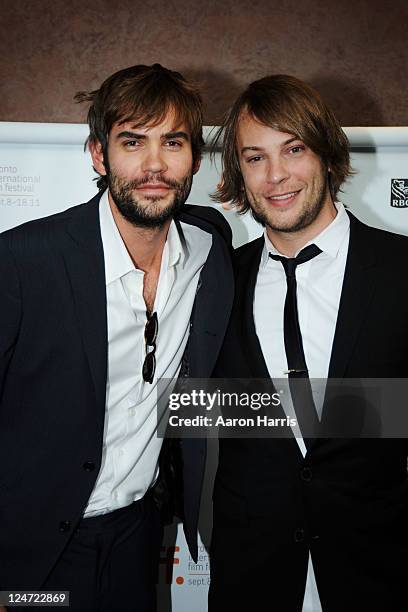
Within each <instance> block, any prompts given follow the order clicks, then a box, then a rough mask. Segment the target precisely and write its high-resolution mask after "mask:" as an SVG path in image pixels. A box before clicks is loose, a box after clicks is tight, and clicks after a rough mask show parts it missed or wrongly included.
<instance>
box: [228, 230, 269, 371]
mask: <svg viewBox="0 0 408 612" xmlns="http://www.w3.org/2000/svg"><path fill="white" fill-rule="evenodd" d="M263 245H264V238H263V236H262V237H261V238H258V239H257V240H256V241H254V242H253V245H251V246H252V248H251V249H250V250H248V251H247V252H246V257H245V261H243V262H242V263H241V264H240V266H239V269H238V274H239V276H238V278H237V281H236V284H237V287H236V293H237V296H236V308H235V313H234V316H236V317H237V318H238V329H239V333H240V336H241V338H242V346H243V347H244V351H245V354H246V359H247V363H248V367H249V370H250V372H251V376H252V377H253V378H269V373H268V368H267V367H266V363H265V359H264V356H263V353H262V349H261V345H260V342H259V338H258V336H257V334H256V329H255V321H254V294H255V285H256V279H257V277H258V270H259V262H260V259H261V255H262V249H263Z"/></svg>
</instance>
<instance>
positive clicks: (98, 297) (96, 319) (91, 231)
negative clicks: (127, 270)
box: [63, 196, 108, 410]
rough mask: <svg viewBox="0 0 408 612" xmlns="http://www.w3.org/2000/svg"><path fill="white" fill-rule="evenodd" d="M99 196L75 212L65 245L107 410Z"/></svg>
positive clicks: (88, 350)
mask: <svg viewBox="0 0 408 612" xmlns="http://www.w3.org/2000/svg"><path fill="white" fill-rule="evenodd" d="M99 199H100V197H99V196H96V197H95V198H93V199H92V200H91V201H90V202H89V203H88V204H86V205H83V206H82V207H79V208H78V209H76V210H74V211H73V214H72V217H71V219H70V222H69V223H68V227H67V232H68V235H67V241H66V243H65V244H64V245H63V256H64V260H65V265H66V270H67V275H68V277H69V280H70V283H71V287H72V296H73V300H74V303H75V310H76V314H77V318H78V323H79V328H80V330H81V335H82V340H83V345H84V350H85V353H86V355H87V358H88V363H89V368H90V371H91V376H92V380H93V383H94V387H95V394H96V400H97V404H98V406H99V408H100V409H101V410H104V408H105V396H106V377H107V344H108V342H107V314H106V284H105V265H104V256H103V246H102V238H101V232H100V223H99Z"/></svg>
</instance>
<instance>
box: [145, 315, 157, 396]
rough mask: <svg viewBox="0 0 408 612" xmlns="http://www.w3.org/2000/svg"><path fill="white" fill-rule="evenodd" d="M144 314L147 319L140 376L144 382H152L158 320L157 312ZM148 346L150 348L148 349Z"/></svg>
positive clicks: (154, 367) (154, 369)
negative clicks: (144, 348) (143, 358)
mask: <svg viewBox="0 0 408 612" xmlns="http://www.w3.org/2000/svg"><path fill="white" fill-rule="evenodd" d="M146 315H147V321H146V325H145V331H144V337H145V345H146V357H145V360H144V362H143V367H142V376H143V380H144V381H145V382H148V383H150V384H152V382H153V378H154V373H155V371H156V339H157V332H158V331H159V321H158V319H157V312H153V313H152V314H151V315H149V313H146ZM149 348H151V349H152V350H150V351H149V350H148V349H149Z"/></svg>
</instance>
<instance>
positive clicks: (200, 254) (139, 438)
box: [85, 191, 212, 517]
mask: <svg viewBox="0 0 408 612" xmlns="http://www.w3.org/2000/svg"><path fill="white" fill-rule="evenodd" d="M99 219H100V226H101V234H102V243H103V250H104V258H105V279H106V298H107V319H108V376H107V383H106V408H105V428H104V440H103V442H104V443H103V449H102V466H101V470H100V472H99V475H98V479H97V481H96V484H95V487H94V489H93V491H92V494H91V497H90V499H89V502H88V505H87V508H86V511H85V516H87V517H89V516H94V515H98V514H105V513H107V512H112V511H113V510H116V509H118V508H122V507H124V506H127V505H129V504H131V503H132V502H133V501H135V500H137V499H140V498H142V497H143V496H144V494H145V493H146V491H147V490H148V489H149V487H150V486H151V485H152V483H153V482H154V481H155V479H156V478H157V474H158V465H157V460H158V456H159V453H160V448H161V444H162V439H160V438H158V437H157V432H156V430H157V414H156V406H157V402H158V399H159V398H158V387H157V381H158V379H159V378H166V379H175V378H176V377H177V375H178V372H179V369H180V364H181V358H182V355H183V352H184V349H185V347H186V344H187V339H188V333H189V322H190V315H191V311H192V308H193V303H194V299H195V295H196V291H197V285H198V279H199V276H200V272H201V269H202V268H203V266H204V264H205V262H206V260H207V257H208V253H209V251H210V249H211V245H212V237H211V235H210V234H208V233H207V232H205V231H203V230H201V229H200V228H198V227H195V226H192V225H188V224H185V223H181V229H182V234H183V236H180V235H179V232H178V229H177V226H176V224H175V223H174V221H172V222H171V224H170V227H169V231H168V235H167V240H166V243H165V246H164V249H163V254H162V261H161V268H160V275H159V280H158V284H157V292H156V298H155V302H154V309H153V311H154V312H156V313H157V318H158V335H157V340H156V346H157V348H156V362H157V365H156V372H155V375H154V381H153V384H150V383H147V382H144V380H143V377H142V365H143V362H144V359H145V355H146V349H145V341H144V330H145V324H146V305H145V302H144V299H143V278H144V272H143V271H142V270H139V269H137V268H135V266H134V264H133V262H132V260H131V258H130V255H129V253H128V251H127V249H126V246H125V244H124V242H123V240H122V238H121V236H120V233H119V230H118V228H117V226H116V223H115V221H114V218H113V215H112V211H111V208H110V205H109V200H108V193H107V191H106V192H105V193H104V194H103V195H102V197H101V200H100V205H99Z"/></svg>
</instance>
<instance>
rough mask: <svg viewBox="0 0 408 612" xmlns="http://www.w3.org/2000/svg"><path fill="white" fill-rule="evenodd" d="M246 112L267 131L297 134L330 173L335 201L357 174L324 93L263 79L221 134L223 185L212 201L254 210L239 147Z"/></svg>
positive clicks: (291, 80)
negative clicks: (250, 201)
mask: <svg viewBox="0 0 408 612" xmlns="http://www.w3.org/2000/svg"><path fill="white" fill-rule="evenodd" d="M243 113H248V114H249V115H250V116H252V117H253V118H254V119H256V120H257V121H259V122H260V123H262V124H263V125H266V126H268V127H271V128H274V129H275V130H279V131H280V132H287V133H289V134H293V135H294V136H296V137H297V138H299V139H300V140H302V141H303V142H304V143H305V144H306V145H307V146H308V147H309V148H310V149H311V150H312V151H313V152H314V153H316V155H318V156H319V157H320V159H321V160H322V162H323V164H325V166H326V167H327V168H330V173H329V175H328V176H329V189H330V193H331V196H332V198H333V199H336V196H337V193H338V192H339V190H340V187H341V185H342V184H343V183H344V181H345V180H346V178H347V176H349V175H350V174H351V173H352V172H353V171H352V169H351V166H350V152H349V147H350V145H349V141H348V139H347V136H346V134H345V133H344V132H343V130H342V128H341V126H340V124H339V122H338V121H337V119H336V117H335V116H334V114H333V113H332V111H331V110H330V109H329V108H328V107H327V106H326V104H325V103H324V102H323V100H322V98H321V96H320V94H319V93H318V92H317V91H316V90H315V89H313V88H312V87H310V85H308V84H307V83H304V82H303V81H301V80H299V79H297V78H295V77H293V76H288V75H285V74H277V75H272V76H267V77H264V78H263V79H259V80H258V81H254V82H253V83H251V84H250V85H249V86H248V87H247V89H246V90H245V91H244V92H243V93H242V94H241V95H240V96H239V98H238V99H237V100H236V102H235V103H234V105H233V106H232V108H231V109H230V111H229V112H228V113H227V114H226V116H225V119H224V121H223V123H222V125H221V127H220V128H219V129H218V130H217V132H216V134H215V136H214V138H213V140H212V143H211V149H212V154H213V156H214V154H215V152H216V151H217V150H218V149H219V147H220V146H221V142H222V171H223V174H222V180H221V183H220V184H219V185H218V188H217V191H216V192H215V193H214V194H213V195H212V198H213V199H214V200H215V201H217V202H230V203H232V204H233V205H235V206H237V208H238V210H239V212H240V213H245V212H246V211H247V210H249V208H250V204H249V202H248V199H247V196H246V192H245V186H244V181H243V178H242V173H241V168H240V164H239V156H238V151H237V146H236V137H237V130H238V124H239V121H240V118H241V116H242V114H243Z"/></svg>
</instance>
